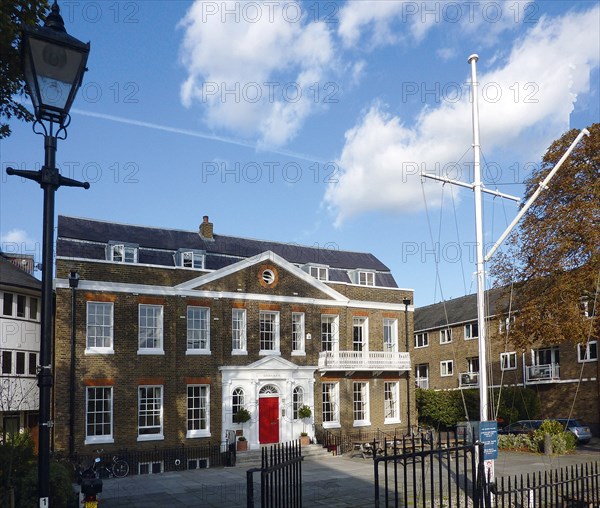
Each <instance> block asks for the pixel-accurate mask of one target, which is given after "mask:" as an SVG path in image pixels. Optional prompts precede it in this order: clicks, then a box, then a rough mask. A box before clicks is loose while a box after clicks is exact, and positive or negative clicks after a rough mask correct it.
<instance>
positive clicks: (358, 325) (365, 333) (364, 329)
mask: <svg viewBox="0 0 600 508" xmlns="http://www.w3.org/2000/svg"><path fill="white" fill-rule="evenodd" d="M357 332H358V337H357ZM357 338H358V339H360V340H357ZM352 350H353V351H358V352H361V351H362V352H366V351H368V350H369V318H368V317H364V316H353V318H352Z"/></svg>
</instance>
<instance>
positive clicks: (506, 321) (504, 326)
mask: <svg viewBox="0 0 600 508" xmlns="http://www.w3.org/2000/svg"><path fill="white" fill-rule="evenodd" d="M514 323H515V316H510V317H505V318H503V319H500V320H499V321H498V333H505V332H508V331H509V330H510V327H511V326H512V325H513V324H514Z"/></svg>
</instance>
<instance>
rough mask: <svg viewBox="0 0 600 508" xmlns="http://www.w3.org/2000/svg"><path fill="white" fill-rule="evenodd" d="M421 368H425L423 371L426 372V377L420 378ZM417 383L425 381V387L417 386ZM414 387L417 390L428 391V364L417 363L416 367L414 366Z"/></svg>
mask: <svg viewBox="0 0 600 508" xmlns="http://www.w3.org/2000/svg"><path fill="white" fill-rule="evenodd" d="M421 367H425V370H426V371H427V375H426V376H421V369H420V368H421ZM419 381H426V385H427V386H425V387H422V386H420V385H419ZM415 385H416V386H417V387H418V388H423V389H425V390H428V389H429V364H428V363H418V364H417V365H415Z"/></svg>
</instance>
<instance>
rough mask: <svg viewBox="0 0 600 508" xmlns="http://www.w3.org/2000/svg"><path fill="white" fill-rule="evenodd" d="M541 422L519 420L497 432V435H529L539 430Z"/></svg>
mask: <svg viewBox="0 0 600 508" xmlns="http://www.w3.org/2000/svg"><path fill="white" fill-rule="evenodd" d="M542 421H543V420H519V421H518V422H515V423H511V424H510V425H506V426H505V427H502V428H501V429H499V430H498V434H529V433H531V432H533V431H534V430H536V429H537V428H539V426H540V425H541V424H542Z"/></svg>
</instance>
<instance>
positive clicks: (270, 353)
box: [258, 350, 281, 356]
mask: <svg viewBox="0 0 600 508" xmlns="http://www.w3.org/2000/svg"><path fill="white" fill-rule="evenodd" d="M258 356H281V351H270V350H265V351H259V352H258Z"/></svg>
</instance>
